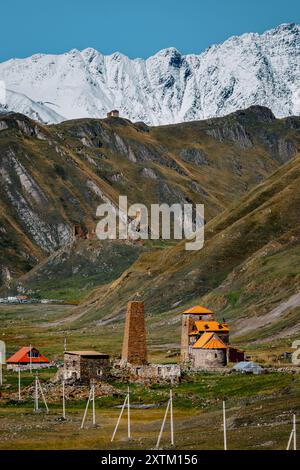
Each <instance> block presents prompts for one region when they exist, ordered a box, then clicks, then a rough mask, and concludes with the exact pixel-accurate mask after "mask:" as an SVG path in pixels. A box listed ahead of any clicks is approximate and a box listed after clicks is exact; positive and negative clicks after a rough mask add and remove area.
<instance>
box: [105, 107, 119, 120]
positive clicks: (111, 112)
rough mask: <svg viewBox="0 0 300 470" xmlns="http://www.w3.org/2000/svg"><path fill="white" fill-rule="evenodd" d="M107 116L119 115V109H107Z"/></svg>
mask: <svg viewBox="0 0 300 470" xmlns="http://www.w3.org/2000/svg"><path fill="white" fill-rule="evenodd" d="M107 117H108V118H111V117H119V111H118V110H117V109H113V110H112V111H109V113H107Z"/></svg>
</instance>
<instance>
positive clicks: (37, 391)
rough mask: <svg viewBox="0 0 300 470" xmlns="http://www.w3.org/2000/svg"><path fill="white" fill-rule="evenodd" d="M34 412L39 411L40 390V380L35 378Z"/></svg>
mask: <svg viewBox="0 0 300 470" xmlns="http://www.w3.org/2000/svg"><path fill="white" fill-rule="evenodd" d="M34 411H35V412H37V411H39V390H38V378H37V375H36V376H35V397H34Z"/></svg>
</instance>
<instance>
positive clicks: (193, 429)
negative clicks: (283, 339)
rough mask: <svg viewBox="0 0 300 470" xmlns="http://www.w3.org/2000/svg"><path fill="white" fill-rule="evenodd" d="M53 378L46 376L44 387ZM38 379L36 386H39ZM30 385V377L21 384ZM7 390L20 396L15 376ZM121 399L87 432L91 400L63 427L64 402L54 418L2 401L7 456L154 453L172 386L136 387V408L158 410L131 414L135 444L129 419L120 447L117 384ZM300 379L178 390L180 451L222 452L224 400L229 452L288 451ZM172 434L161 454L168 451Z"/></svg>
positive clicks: (214, 378) (226, 379) (237, 379)
mask: <svg viewBox="0 0 300 470" xmlns="http://www.w3.org/2000/svg"><path fill="white" fill-rule="evenodd" d="M49 373H50V374H51V371H47V372H44V373H43V374H42V375H43V380H45V379H47V378H48V376H49ZM32 379H33V378H32V377H31V381H32ZM22 381H24V383H26V384H29V383H30V374H29V373H27V374H26V378H24V377H23V378H22ZM5 385H6V386H7V385H10V387H9V388H8V389H7V388H6V390H10V391H11V392H13V391H15V390H16V387H17V384H16V374H13V373H9V374H6V375H5ZM113 385H114V386H115V387H116V388H117V389H118V391H119V393H117V394H116V395H115V396H109V397H99V398H98V399H97V400H96V418H97V427H96V429H95V428H93V426H92V424H91V412H90V414H89V416H88V417H89V419H88V422H87V424H86V427H85V429H84V430H80V429H79V428H80V423H81V419H82V416H83V411H84V407H85V401H83V400H81V401H76V402H75V401H69V402H67V420H66V421H61V419H60V417H61V403H60V402H59V401H58V402H55V403H49V410H50V412H49V414H46V413H45V412H41V413H38V414H37V413H34V412H33V401H32V399H28V398H26V401H24V402H22V403H20V404H19V403H17V402H15V401H11V402H9V401H7V400H5V401H4V400H3V399H2V400H1V401H0V421H1V428H0V448H1V449H110V448H113V449H138V448H143V449H151V448H154V446H155V443H156V439H157V436H158V432H159V429H160V425H161V420H162V418H163V414H164V410H165V406H166V402H167V399H168V392H169V387H168V386H153V387H149V388H146V387H144V386H141V385H131V403H132V404H133V405H134V404H153V405H155V407H153V408H149V409H132V410H131V425H132V440H130V441H128V440H127V437H126V416H124V419H123V421H122V422H121V426H120V429H119V432H118V434H117V436H116V440H115V442H114V443H111V442H110V438H111V435H112V432H113V429H114V425H115V423H116V420H117V417H118V414H119V412H120V409H119V408H116V406H117V405H120V404H121V403H122V402H123V399H124V396H125V390H126V384H120V383H114V384H113ZM299 391H300V377H299V376H298V375H297V376H293V375H291V374H278V373H276V374H267V375H261V376H245V375H235V374H230V375H225V376H222V375H218V374H212V373H205V374H203V373H201V374H200V373H199V374H196V375H194V376H189V377H184V378H183V380H182V383H181V384H179V385H177V386H174V387H173V395H174V421H175V444H176V448H181V449H222V445H223V440H222V439H223V437H222V400H223V398H226V404H227V405H226V406H227V421H228V446H229V448H230V449H284V448H285V446H286V443H287V439H288V436H289V432H290V430H291V416H292V413H293V412H295V411H296V412H299V411H300V393H299ZM168 432H169V428H168V426H167V428H166V433H165V435H164V439H163V442H162V447H164V448H168V446H169V439H168V437H169V434H168Z"/></svg>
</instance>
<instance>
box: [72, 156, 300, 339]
mask: <svg viewBox="0 0 300 470" xmlns="http://www.w3.org/2000/svg"><path fill="white" fill-rule="evenodd" d="M299 188H300V157H297V158H295V159H294V160H293V161H291V162H289V163H287V164H286V165H284V166H283V167H282V168H280V169H279V170H278V171H277V172H275V173H274V174H273V175H272V176H271V177H270V178H268V179H267V180H266V181H265V182H264V183H262V184H260V185H259V186H257V187H256V188H255V189H254V190H252V191H251V192H250V193H249V194H248V195H247V196H245V197H244V198H242V199H241V200H240V201H239V203H238V204H236V205H234V206H232V207H231V208H230V209H228V210H226V211H224V212H223V213H222V214H220V215H219V216H217V217H215V218H214V219H213V220H212V221H211V222H209V223H208V224H207V225H206V229H205V246H204V248H203V249H202V250H200V251H195V252H188V251H185V249H184V243H183V242H182V243H180V244H178V245H176V246H174V247H171V248H169V249H165V250H161V251H157V252H150V253H149V252H148V253H144V254H142V255H141V256H140V257H139V259H138V260H137V261H136V262H135V263H134V264H133V265H132V266H131V267H130V268H129V269H128V270H127V271H126V272H125V273H123V274H122V276H121V277H120V278H119V279H118V280H116V281H114V282H113V283H112V284H110V285H109V286H102V287H100V288H99V289H96V290H95V291H94V292H93V294H92V295H91V297H90V298H89V299H88V300H87V301H86V302H85V303H84V304H83V306H82V307H80V309H84V311H85V314H84V315H83V316H81V317H80V320H76V322H75V323H76V324H77V323H78V321H79V323H80V324H82V325H83V324H87V323H88V322H89V323H90V322H93V321H94V322H97V321H99V320H100V319H102V320H103V319H105V320H108V319H110V318H111V319H112V320H113V318H119V316H120V315H121V314H122V313H124V308H125V305H126V302H127V301H128V300H129V299H131V298H132V297H133V296H134V295H135V294H136V292H139V294H140V295H141V296H142V298H143V299H144V300H145V303H146V310H147V313H148V315H149V319H150V318H151V317H152V316H154V315H155V316H156V315H160V314H162V313H164V315H165V319H164V322H162V325H164V326H163V328H166V329H170V328H171V330H172V329H173V328H176V326H179V317H178V315H176V313H178V312H180V311H182V309H183V307H185V306H187V305H191V304H193V303H196V302H201V303H204V304H205V305H208V306H210V307H212V308H216V310H217V312H218V313H219V315H220V317H223V316H225V318H226V319H227V320H228V321H230V323H231V325H232V329H233V332H234V334H235V336H236V339H239V340H247V341H251V340H254V339H260V340H264V341H267V340H270V341H271V340H272V338H273V336H274V338H277V339H278V340H280V339H282V338H289V337H293V336H296V335H297V332H298V331H299V329H300V319H299V304H300V299H298V298H295V299H294V301H293V302H291V306H290V307H288V308H285V307H284V306H283V307H282V308H281V310H282V312H281V311H280V310H279V312H277V313H276V311H275V313H274V312H273V313H272V310H273V309H274V308H275V307H278V306H280V305H281V304H282V302H284V301H286V300H288V299H290V298H291V296H293V295H295V294H297V293H298V292H299V287H300V272H299V265H300V264H299V259H300V243H299V234H300V220H299V213H300V191H299ZM74 313H76V310H75V312H74ZM176 318H177V320H176ZM259 318H263V321H262V322H259ZM264 318H265V319H266V321H264ZM249 319H250V320H249ZM169 322H170V323H169ZM169 325H170V326H169ZM251 325H252V326H251ZM162 334H163V333H162Z"/></svg>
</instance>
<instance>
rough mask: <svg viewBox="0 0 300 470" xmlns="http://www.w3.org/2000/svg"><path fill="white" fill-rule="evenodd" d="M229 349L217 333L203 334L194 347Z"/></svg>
mask: <svg viewBox="0 0 300 470" xmlns="http://www.w3.org/2000/svg"><path fill="white" fill-rule="evenodd" d="M227 347H228V346H226V344H225V343H223V341H222V340H221V338H219V336H218V335H216V333H203V335H202V336H201V337H200V338H199V339H198V341H196V343H195V344H194V345H193V349H227Z"/></svg>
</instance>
